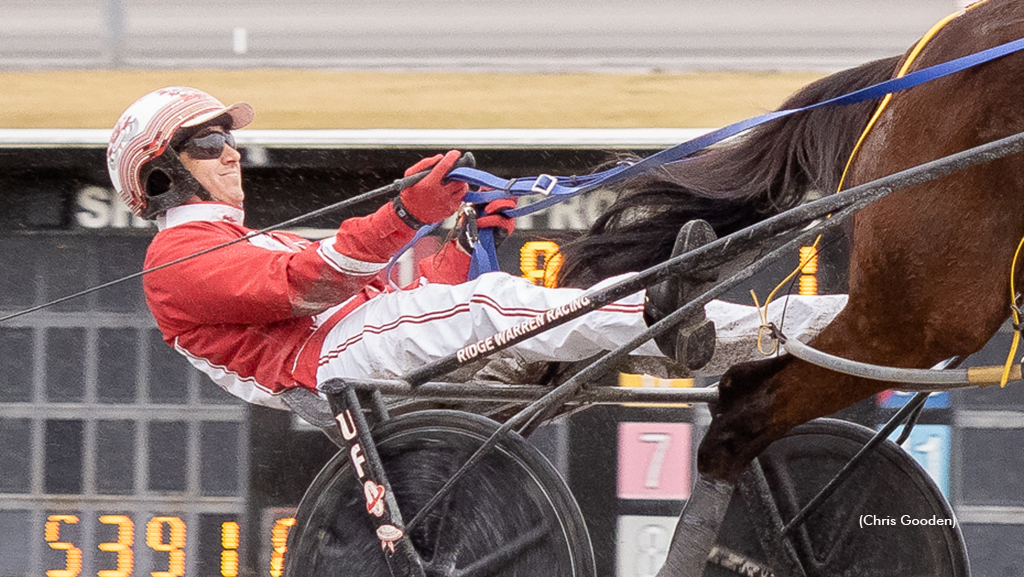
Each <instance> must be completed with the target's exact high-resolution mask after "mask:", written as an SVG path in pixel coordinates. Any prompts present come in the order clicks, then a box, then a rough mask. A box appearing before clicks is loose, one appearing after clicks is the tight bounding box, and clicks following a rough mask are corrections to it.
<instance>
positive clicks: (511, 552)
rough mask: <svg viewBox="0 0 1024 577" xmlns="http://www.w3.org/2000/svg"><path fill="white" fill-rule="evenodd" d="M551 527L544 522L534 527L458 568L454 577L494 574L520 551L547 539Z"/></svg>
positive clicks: (481, 576) (479, 576)
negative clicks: (495, 549)
mask: <svg viewBox="0 0 1024 577" xmlns="http://www.w3.org/2000/svg"><path fill="white" fill-rule="evenodd" d="M549 529H550V525H549V524H548V523H546V522H545V523H542V524H541V525H540V526H539V527H534V528H533V529H531V530H530V531H528V532H526V533H524V534H522V535H520V536H519V537H516V538H515V539H513V540H512V541H511V542H509V543H507V544H506V545H505V546H504V547H502V548H500V549H498V550H497V551H493V552H491V553H489V554H487V555H485V556H483V557H481V558H479V559H477V560H475V561H473V562H472V563H470V564H469V565H467V566H465V567H463V568H461V569H458V570H456V571H455V572H453V573H452V577H485V576H487V575H493V574H494V573H495V572H497V571H498V570H499V569H501V568H502V567H504V566H505V564H506V563H508V562H509V561H511V560H512V559H514V558H516V557H517V556H518V555H519V554H520V553H522V552H523V551H526V550H527V549H529V548H530V547H533V546H534V545H535V544H537V543H539V542H541V541H543V540H545V539H546V538H547V536H548V533H549Z"/></svg>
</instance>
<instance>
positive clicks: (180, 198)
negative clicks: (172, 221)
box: [140, 147, 213, 220]
mask: <svg viewBox="0 0 1024 577" xmlns="http://www.w3.org/2000/svg"><path fill="white" fill-rule="evenodd" d="M155 173H162V174H163V175H164V177H165V178H167V181H168V183H169V186H168V188H167V190H165V191H163V192H160V193H157V194H150V191H149V180H150V177H151V176H152V175H153V174H155ZM140 176H141V177H142V182H143V183H144V185H145V187H146V207H145V209H144V210H143V212H142V217H143V218H145V219H147V220H153V219H154V218H156V217H157V216H159V215H160V214H162V213H163V212H165V211H166V210H167V209H169V208H173V207H175V206H178V205H181V204H184V203H185V202H187V201H188V199H190V198H192V197H193V196H198V197H199V198H200V199H202V200H213V197H212V196H211V195H210V193H209V192H208V191H207V190H206V189H205V188H203V185H201V184H199V181H198V180H196V177H194V176H192V173H191V172H189V170H188V169H187V168H185V166H184V165H183V164H182V163H181V159H180V158H179V157H178V153H177V152H175V150H174V149H173V148H171V147H167V150H165V151H164V153H163V154H161V155H160V156H158V157H156V158H154V159H153V160H151V161H149V162H148V163H147V164H146V166H144V167H143V169H142V174H140Z"/></svg>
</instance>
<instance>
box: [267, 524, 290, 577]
mask: <svg viewBox="0 0 1024 577" xmlns="http://www.w3.org/2000/svg"><path fill="white" fill-rule="evenodd" d="M293 525H295V518H294V517H285V518H284V519H278V520H277V522H276V523H274V528H273V529H272V530H271V531H270V544H271V545H272V546H273V547H274V551H273V553H271V555H270V575H271V577H281V574H282V573H284V554H285V553H286V552H287V551H288V530H289V529H291V528H292V526H293Z"/></svg>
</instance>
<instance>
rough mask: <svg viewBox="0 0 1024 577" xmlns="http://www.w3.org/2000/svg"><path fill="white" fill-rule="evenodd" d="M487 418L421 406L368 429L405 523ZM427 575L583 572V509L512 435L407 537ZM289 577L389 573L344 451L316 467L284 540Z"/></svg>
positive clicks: (586, 558)
mask: <svg viewBox="0 0 1024 577" xmlns="http://www.w3.org/2000/svg"><path fill="white" fill-rule="evenodd" d="M497 428H498V424H497V423H495V422H494V421H491V420H489V419H486V418H484V417H479V416H476V415H471V414H468V413H461V412H456V411H422V412H418V413H412V414H409V415H403V416H401V417H397V418H394V419H392V420H391V421H389V422H387V423H385V424H384V425H382V426H381V427H379V428H378V429H376V430H375V431H374V434H373V436H374V439H375V440H376V443H377V450H378V452H379V453H380V456H381V460H382V462H383V464H384V468H385V471H386V472H387V475H388V480H389V482H390V483H391V486H392V490H393V492H394V495H395V498H396V500H397V502H398V504H399V509H400V511H401V513H402V518H403V519H404V520H405V522H407V523H408V522H409V521H410V520H411V519H412V518H413V517H414V516H415V514H416V513H417V512H418V511H419V510H420V508H421V507H422V506H423V505H424V504H425V503H426V502H427V501H428V500H429V499H430V498H431V497H432V496H433V495H434V494H435V493H436V492H437V490H438V489H439V488H440V487H441V486H442V485H443V484H444V483H445V481H447V480H448V479H449V478H450V477H451V476H452V474H454V473H455V471H456V470H457V469H458V468H459V466H460V465H462V463H464V462H465V461H466V460H467V459H468V458H469V456H470V455H471V454H472V453H473V452H474V451H475V450H476V449H478V448H479V447H480V446H481V445H482V444H483V443H484V441H486V440H487V438H488V437H489V436H490V434H491V433H492V432H494V430H496V429H497ZM408 538H410V539H411V540H412V543H413V545H414V547H415V548H416V550H417V552H419V554H420V557H421V558H422V560H423V563H424V567H425V569H426V575H427V576H428V577H441V576H464V577H474V576H481V577H482V576H486V575H495V576H501V577H519V576H522V577H527V576H534V575H550V576H553V577H555V576H565V577H576V576H578V577H591V576H593V575H594V573H595V569H594V559H593V551H592V550H591V547H590V539H589V536H588V535H587V532H586V528H585V525H584V522H583V518H582V515H581V514H580V511H579V508H578V506H577V505H576V502H575V500H574V499H573V498H572V496H571V494H570V493H569V489H568V487H566V485H565V483H564V482H563V481H562V479H561V477H560V476H559V475H558V473H557V472H556V471H555V470H554V468H553V467H552V466H551V464H550V463H549V462H548V461H547V460H546V459H545V458H544V457H543V456H542V455H541V454H540V453H539V452H538V451H537V450H536V449H535V448H533V447H532V446H531V445H529V444H528V443H526V441H524V440H523V439H522V438H521V437H519V436H518V435H515V434H512V435H509V436H508V437H507V438H506V439H504V440H503V441H502V442H501V443H499V445H498V446H497V447H496V448H495V449H494V450H493V451H491V452H490V453H489V454H488V455H487V456H486V457H484V458H483V459H482V460H481V462H480V463H478V464H477V465H476V466H475V467H473V468H472V469H471V470H470V471H469V472H468V473H467V474H466V475H465V476H464V477H463V478H462V479H461V480H460V481H459V482H458V484H457V485H456V486H455V488H454V490H453V491H452V492H451V493H450V494H449V496H448V497H446V498H444V499H442V500H441V501H440V502H439V504H438V505H437V506H436V507H434V508H433V510H432V511H431V512H430V514H429V515H428V516H427V517H425V520H424V521H423V522H421V523H419V524H418V526H416V527H413V528H412V529H411V530H410V532H409V535H408ZM285 561H286V568H285V575H287V576H288V577H328V576H331V577H335V576H337V577H341V576H352V577H373V576H381V577H390V576H391V572H390V570H389V569H388V564H387V561H386V558H385V553H384V552H383V551H382V549H381V543H380V541H379V540H378V539H377V537H376V535H375V532H374V529H373V526H372V524H371V522H370V520H369V517H368V516H367V513H366V501H365V498H364V495H363V492H362V488H361V486H360V485H359V484H358V483H357V481H356V477H355V473H354V472H353V470H352V466H351V464H350V462H349V458H348V455H347V454H344V453H339V454H338V455H335V457H334V458H333V459H331V461H330V462H329V463H328V464H327V465H326V466H325V467H324V469H323V470H322V471H321V472H320V474H319V475H318V476H317V478H316V480H315V481H314V482H313V484H312V485H311V486H310V488H309V490H308V491H307V492H306V495H305V496H304V497H303V499H302V503H301V504H300V506H299V511H298V513H297V514H296V524H295V526H294V527H293V528H292V531H291V534H290V536H289V545H288V552H287V554H286V558H285Z"/></svg>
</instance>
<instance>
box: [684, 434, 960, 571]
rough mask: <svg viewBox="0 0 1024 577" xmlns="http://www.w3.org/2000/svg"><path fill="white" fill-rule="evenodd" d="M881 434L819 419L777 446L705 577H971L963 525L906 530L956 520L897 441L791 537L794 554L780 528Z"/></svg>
mask: <svg viewBox="0 0 1024 577" xmlns="http://www.w3.org/2000/svg"><path fill="white" fill-rule="evenodd" d="M873 434H874V431H872V430H870V429H868V428H866V427H862V426H860V425H855V424H853V423H848V422H845V421H837V420H833V419H819V420H817V421H813V422H810V423H807V424H805V425H801V426H800V427H797V428H796V429H794V430H793V432H791V433H790V434H789V435H788V436H786V437H785V438H783V439H780V440H778V441H776V442H775V443H773V444H772V445H771V446H770V447H769V448H768V449H767V450H766V451H765V452H764V453H762V454H761V456H760V457H758V459H757V461H756V462H755V465H752V466H751V468H750V469H748V471H747V472H746V473H745V474H744V476H743V477H742V479H741V484H740V487H739V488H738V489H737V490H736V492H735V493H734V494H733V498H732V501H731V503H730V504H729V509H728V511H727V513H726V516H725V521H724V522H723V524H722V527H721V530H720V531H719V534H718V541H717V543H716V546H715V548H714V549H713V550H712V552H711V555H710V557H709V561H708V565H707V568H706V570H705V573H704V575H705V577H724V576H735V575H775V576H778V577H781V576H784V575H807V576H809V577H813V576H825V575H827V576H836V575H851V576H853V575H857V576H861V575H868V576H874V575H900V576H915V575H920V576H925V575H928V576H941V577H966V576H968V575H970V569H969V566H968V562H967V553H966V549H965V547H964V543H963V537H962V536H961V534H960V528H959V525H957V526H955V527H950V526H948V525H934V524H933V525H920V524H904V523H903V522H902V519H903V517H904V516H906V518H907V519H926V520H927V519H932V518H935V519H953V518H954V517H953V512H952V510H951V509H950V506H949V503H948V502H947V501H946V499H945V498H944V497H943V496H942V493H941V492H940V491H939V489H938V487H936V486H935V484H934V483H933V482H932V480H931V478H930V477H929V476H928V474H927V473H926V472H925V471H924V470H923V469H922V468H921V467H920V466H919V465H918V464H917V462H916V461H914V460H913V458H911V457H910V456H909V455H908V454H907V453H906V452H904V451H903V450H902V449H900V448H899V446H897V445H896V444H895V443H892V442H891V441H885V442H883V443H881V444H880V445H878V446H877V447H876V448H875V449H874V450H872V451H871V452H870V453H868V455H867V456H866V459H865V460H864V461H862V462H861V463H860V464H859V465H858V467H857V469H856V470H855V471H854V472H853V474H852V475H851V476H850V477H849V478H848V479H846V481H845V482H844V483H843V484H842V485H841V486H840V488H839V489H838V490H837V491H836V492H835V493H834V494H833V495H831V496H830V497H829V498H828V499H827V500H825V501H824V502H823V503H822V504H821V506H820V507H818V508H817V509H816V510H815V512H814V513H812V514H811V515H810V516H809V517H807V519H806V521H805V522H804V523H803V524H802V526H798V527H797V528H796V529H795V530H794V531H793V532H791V539H790V540H789V543H788V544H787V543H786V541H785V540H784V539H783V538H782V536H781V530H780V527H781V526H783V525H785V523H787V522H788V521H789V520H790V519H792V518H793V517H794V516H795V515H796V514H797V513H798V512H799V511H800V509H801V508H802V507H803V506H804V505H805V504H806V503H807V502H808V501H810V499H811V498H813V497H814V495H816V494H817V493H818V491H819V490H820V489H821V488H822V487H824V486H825V484H826V483H828V481H829V480H830V479H831V478H832V477H833V476H834V475H835V474H836V473H838V472H839V470H840V469H841V468H842V467H843V466H844V465H845V464H846V463H847V461H849V460H850V458H851V457H853V455H854V454H855V453H857V451H858V450H859V449H860V448H861V447H862V446H864V444H865V443H866V442H867V441H868V440H869V439H870V438H871V437H872V435H873ZM756 463H759V464H760V470H761V471H762V472H763V476H762V475H760V474H758V471H757V465H756ZM759 479H760V480H759ZM776 511H777V513H776ZM862 516H871V517H862ZM864 519H869V520H868V521H867V522H862V521H863V520H864ZM889 520H892V521H889Z"/></svg>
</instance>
